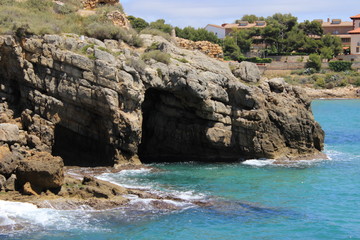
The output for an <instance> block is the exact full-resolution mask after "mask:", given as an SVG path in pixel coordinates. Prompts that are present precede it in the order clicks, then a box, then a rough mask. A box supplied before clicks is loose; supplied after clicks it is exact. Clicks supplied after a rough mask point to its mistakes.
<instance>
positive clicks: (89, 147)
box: [52, 124, 115, 167]
mask: <svg viewBox="0 0 360 240" xmlns="http://www.w3.org/2000/svg"><path fill="white" fill-rule="evenodd" d="M52 154H53V155H54V156H60V157H62V159H63V160H64V164H65V166H79V167H101V166H113V165H114V158H113V157H114V155H115V150H114V148H113V147H112V146H110V145H109V144H107V143H106V141H104V140H101V139H92V138H89V137H86V136H82V135H80V134H79V133H75V132H74V131H72V130H70V129H68V128H65V127H63V126H61V125H60V124H58V125H56V126H55V132H54V145H53V148H52Z"/></svg>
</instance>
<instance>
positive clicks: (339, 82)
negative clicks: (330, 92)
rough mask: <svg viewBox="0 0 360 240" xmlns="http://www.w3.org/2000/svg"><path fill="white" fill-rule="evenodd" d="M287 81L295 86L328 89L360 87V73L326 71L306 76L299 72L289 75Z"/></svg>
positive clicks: (303, 72)
mask: <svg viewBox="0 0 360 240" xmlns="http://www.w3.org/2000/svg"><path fill="white" fill-rule="evenodd" d="M285 81H286V82H288V83H290V84H295V85H306V86H308V87H315V88H327V89H331V88H334V87H344V86H347V85H349V84H351V85H354V86H360V73H359V72H355V71H343V72H334V71H332V70H330V69H326V70H321V71H320V72H319V73H314V72H312V73H311V74H306V71H299V70H297V71H293V72H292V73H291V74H290V75H287V76H286V77H285Z"/></svg>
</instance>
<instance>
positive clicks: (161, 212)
mask: <svg viewBox="0 0 360 240" xmlns="http://www.w3.org/2000/svg"><path fill="white" fill-rule="evenodd" d="M312 111H313V113H314V117H315V119H316V120H317V121H318V122H319V123H320V124H321V126H322V128H323V129H324V131H325V133H326V138H325V149H324V152H325V153H326V154H327V156H328V157H329V159H320V160H306V161H305V160H300V161H296V162H292V163H289V164H283V165H279V164H275V163H274V161H273V160H270V159H260V160H255V159H253V160H247V161H245V162H238V163H231V164H224V163H222V164H221V163H213V164H205V163H194V162H191V163H162V164H153V165H151V166H153V167H156V168H159V169H161V170H162V171H150V170H149V169H145V168H144V169H138V170H124V171H121V172H118V173H103V174H101V175H99V176H97V177H98V178H100V179H105V180H108V181H111V182H114V183H116V184H120V185H123V186H128V187H136V188H142V189H148V190H150V189H151V191H155V192H157V193H161V192H167V193H169V194H173V195H175V196H177V197H178V198H181V199H183V200H184V201H183V202H181V203H177V204H178V205H179V206H178V208H177V209H175V210H174V209H173V210H171V209H158V208H154V207H153V205H152V204H151V202H152V201H154V200H153V199H139V198H136V197H133V198H132V200H131V201H132V202H131V204H133V207H123V208H117V209H112V210H106V211H96V210H93V209H90V208H83V209H77V210H67V211H65V210H55V209H46V208H43V209H40V208H37V207H36V206H34V205H32V204H28V203H15V202H6V201H0V239H4V240H10V239H44V240H45V239H46V240H48V239H68V240H71V239H89V240H90V239H94V240H95V239H109V240H114V239H156V240H160V239H181V240H187V239H189V240H191V239H214V240H215V239H277V240H281V239H360V100H315V101H313V102H312ZM167 201H170V200H167ZM194 201H201V202H208V203H209V204H205V205H196V204H193V202H194Z"/></svg>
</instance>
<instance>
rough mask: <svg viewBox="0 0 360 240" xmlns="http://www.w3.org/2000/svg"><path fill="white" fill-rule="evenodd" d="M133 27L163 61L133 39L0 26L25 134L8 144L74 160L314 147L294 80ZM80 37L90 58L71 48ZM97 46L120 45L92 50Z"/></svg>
mask: <svg viewBox="0 0 360 240" xmlns="http://www.w3.org/2000/svg"><path fill="white" fill-rule="evenodd" d="M140 37H141V38H142V39H143V41H144V44H145V48H150V47H151V46H154V45H156V46H157V48H158V49H159V51H160V52H162V53H166V54H169V55H170V56H171V58H170V62H169V63H168V64H165V63H163V62H161V61H156V60H154V59H151V60H149V61H146V63H145V62H143V61H142V60H141V54H142V51H143V50H144V49H143V48H141V49H135V48H130V47H126V45H125V43H121V44H120V43H116V42H113V41H111V42H109V41H106V42H105V43H104V42H102V41H99V40H97V39H92V38H86V37H83V38H80V37H79V36H76V35H73V36H58V37H54V36H44V37H38V36H32V37H29V38H26V39H23V42H24V43H27V44H26V47H22V44H20V43H17V42H16V40H15V38H13V37H11V36H6V37H2V36H0V43H1V42H3V43H4V44H2V45H1V46H0V53H1V60H0V69H5V70H4V71H0V79H1V80H2V82H1V84H2V86H0V93H1V94H3V95H5V96H6V97H7V99H9V101H10V102H12V103H13V104H15V105H16V108H17V109H18V111H20V112H21V111H22V114H21V123H22V129H21V131H24V132H23V133H22V134H23V137H22V138H25V140H27V141H23V140H21V141H19V144H20V142H21V144H25V145H26V146H20V147H19V148H14V150H16V149H18V150H19V151H18V152H20V154H25V152H26V148H28V149H32V150H43V148H42V147H43V146H46V147H47V151H49V152H50V151H51V152H53V153H54V154H55V155H58V156H61V157H63V159H64V161H65V163H66V164H67V165H79V166H99V165H100V166H103V165H105V166H107V165H113V164H116V165H118V166H121V165H124V164H136V163H139V162H140V161H141V162H152V161H188V160H195V161H198V160H204V161H205V160H206V161H212V160H213V161H221V160H223V161H237V160H239V159H248V158H294V157H299V156H304V155H306V156H309V155H311V154H315V155H316V154H317V153H319V151H321V150H322V148H323V141H324V133H323V131H322V130H321V127H320V126H319V125H318V124H317V123H316V122H315V120H314V118H313V116H312V113H311V109H310V101H309V99H308V98H307V97H306V94H305V93H303V92H302V91H301V90H299V89H298V88H296V87H292V86H290V85H288V84H286V83H284V82H283V81H282V80H270V81H260V74H259V70H258V68H257V66H256V64H252V63H247V62H242V63H239V64H237V63H236V64H234V65H232V66H230V67H229V64H228V63H226V62H223V61H219V60H216V59H214V58H211V57H208V56H207V55H206V54H205V53H211V54H212V52H213V50H212V47H210V45H208V44H204V45H202V44H199V45H196V44H195V45H192V44H193V43H189V44H188V45H189V47H186V46H185V45H184V47H178V45H176V44H174V43H173V42H170V41H167V40H166V39H164V38H162V37H160V36H152V35H140ZM70 38H71V39H70ZM186 44H187V43H186ZM87 45H93V47H91V51H92V53H94V54H95V55H96V57H97V59H95V60H93V59H89V58H87V56H86V55H85V54H84V55H82V54H80V53H79V52H81V51H80V50H81V48H82V47H84V46H87ZM179 45H180V44H179ZM106 46H109V47H110V48H118V50H119V51H121V52H123V53H124V54H122V55H120V56H114V55H112V54H110V53H108V52H106V51H102V48H103V47H106ZM186 48H189V49H192V50H189V49H186ZM201 48H202V50H201ZM215 48H216V47H215V46H214V51H215ZM89 49H90V48H89ZM198 50H200V51H198ZM201 51H203V52H205V53H203V52H201ZM211 54H210V55H211ZM41 59H43V60H41ZM44 59H45V60H44ZM249 83H257V84H249ZM18 98H20V99H18ZM15 99H17V100H16V101H15ZM10 115H11V114H10ZM10 115H9V116H10ZM8 118H9V117H8ZM25 132H26V134H27V136H28V138H27V139H26V134H25ZM24 142H25V143H24ZM9 144H13V143H12V142H11V143H9ZM13 145H14V144H13ZM39 145H40V146H41V148H39V147H38V146H39ZM13 152H14V151H13ZM139 160H140V161H139ZM24 162H27V161H24ZM26 182H30V184H31V186H32V187H33V188H36V184H34V182H32V181H30V180H26V181H25V180H24V181H23V182H22V185H21V187H22V186H23V184H25V183H26ZM57 186H58V185H57ZM92 187H93V186H92ZM89 189H90V190H89V191H90V192H92V193H91V194H94V193H95V192H94V191H93V189H92V188H89ZM91 189H92V190H91ZM88 194H90V193H88ZM105 195H106V194H105Z"/></svg>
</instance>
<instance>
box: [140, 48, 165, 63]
mask: <svg viewBox="0 0 360 240" xmlns="http://www.w3.org/2000/svg"><path fill="white" fill-rule="evenodd" d="M141 58H142V59H143V60H144V61H148V60H150V59H154V60H155V61H158V62H162V63H165V64H169V63H170V54H168V53H164V52H161V51H160V50H153V51H149V52H145V53H144V54H143V55H142V56H141Z"/></svg>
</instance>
